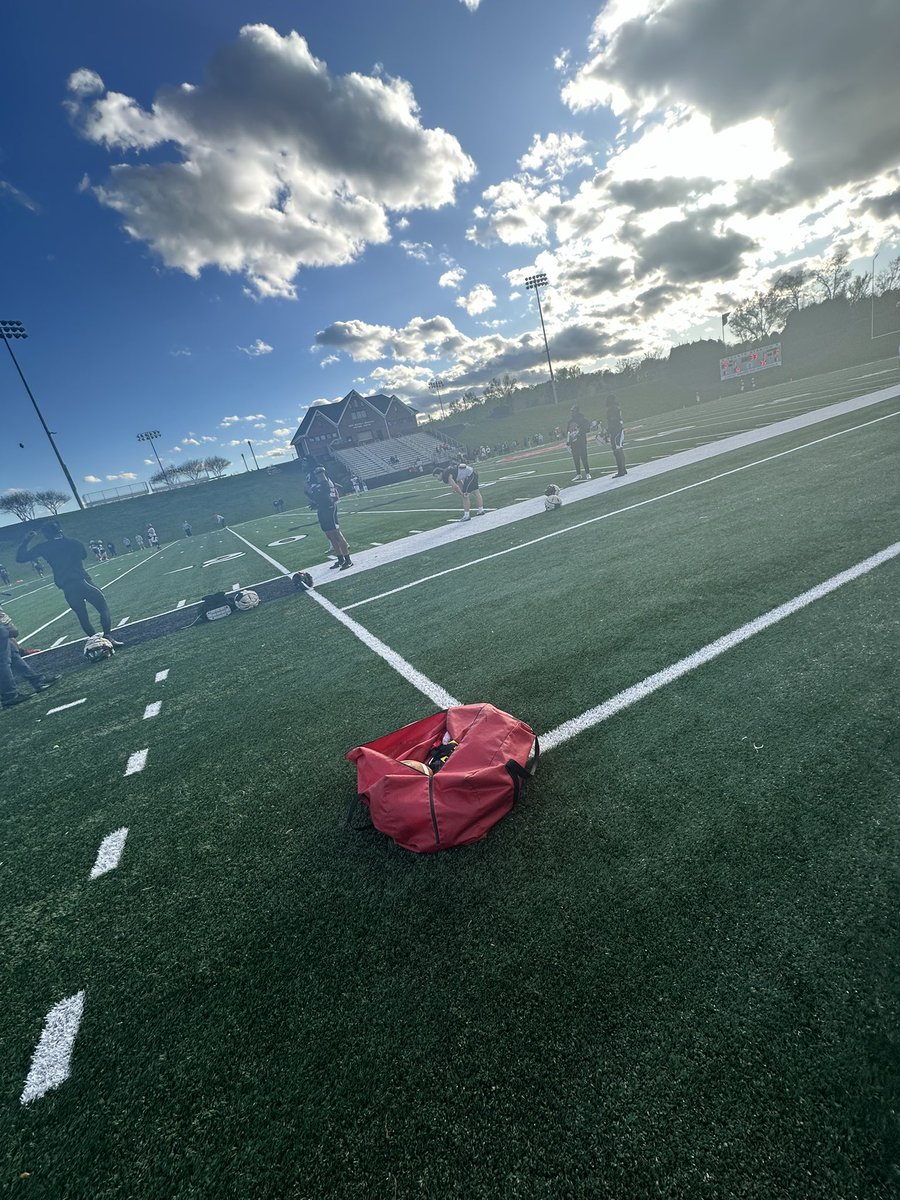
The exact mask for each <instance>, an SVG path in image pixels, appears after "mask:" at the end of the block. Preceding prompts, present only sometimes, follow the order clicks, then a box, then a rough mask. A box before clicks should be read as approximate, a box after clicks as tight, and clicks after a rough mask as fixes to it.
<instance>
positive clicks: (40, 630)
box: [22, 547, 165, 642]
mask: <svg viewBox="0 0 900 1200" xmlns="http://www.w3.org/2000/svg"><path fill="white" fill-rule="evenodd" d="M163 549H165V547H163ZM157 554H162V550H157V551H156V553H155V554H150V555H148V556H147V558H145V559H143V560H142V561H141V562H139V563H135V564H134V566H133V567H129V568H128V570H127V571H123V572H122V574H121V575H117V576H116V577H115V579H111V580H110V581H109V583H104V584H103V585H102V586H101V588H100V591H101V592H105V591H106V589H107V588H108V587H112V585H113V584H114V583H118V582H119V580H120V579H124V578H125V576H126V575H130V574H131V572H132V571H136V570H137V569H138V567H142V566H143V565H144V563H148V562H150V560H151V559H153V558H156V555H157ZM71 611H72V610H71V608H67V609H66V610H65V612H61V613H60V614H59V616H58V617H53V618H52V619H51V620H49V621H46V622H45V623H44V624H43V625H39V626H38V628H37V629H32V631H31V633H26V634H25V636H24V637H23V638H22V641H23V642H27V641H28V639H29V638H33V637H36V636H37V634H39V633H43V632H44V630H45V629H47V628H49V627H50V626H51V625H55V624H56V622H57V621H61V620H62V619H63V617H64V616H66V615H67V614H68V613H70V612H71Z"/></svg>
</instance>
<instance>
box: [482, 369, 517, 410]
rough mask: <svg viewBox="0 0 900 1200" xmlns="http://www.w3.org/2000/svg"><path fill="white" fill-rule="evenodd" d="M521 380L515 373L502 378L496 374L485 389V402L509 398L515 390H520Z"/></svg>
mask: <svg viewBox="0 0 900 1200" xmlns="http://www.w3.org/2000/svg"><path fill="white" fill-rule="evenodd" d="M518 387H519V382H518V380H517V379H516V378H515V376H514V375H510V374H506V375H504V376H503V377H502V379H501V378H500V376H499V375H495V376H494V378H493V379H492V380H490V382H489V383H488V385H487V387H485V389H484V402H485V403H487V402H488V401H497V400H500V401H502V400H508V399H509V397H510V396H511V395H512V394H513V392H515V391H518Z"/></svg>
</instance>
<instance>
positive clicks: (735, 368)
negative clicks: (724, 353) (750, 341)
mask: <svg viewBox="0 0 900 1200" xmlns="http://www.w3.org/2000/svg"><path fill="white" fill-rule="evenodd" d="M780 366H781V342H773V343H772V345H771V346H761V347H760V348H759V349H758V350H743V351H741V353H740V354H732V355H730V356H729V357H728V358H720V359H719V379H737V378H739V377H740V376H742V375H753V374H755V373H756V372H757V371H765V370H767V369H768V368H769V367H780Z"/></svg>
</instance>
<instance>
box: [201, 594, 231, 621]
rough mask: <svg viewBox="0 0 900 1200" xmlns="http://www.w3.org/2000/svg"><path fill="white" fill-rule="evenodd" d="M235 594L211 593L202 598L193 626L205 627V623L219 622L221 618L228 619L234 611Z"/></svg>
mask: <svg viewBox="0 0 900 1200" xmlns="http://www.w3.org/2000/svg"><path fill="white" fill-rule="evenodd" d="M236 594H237V593H235V592H227V593H226V592H213V594H212V595H211V596H204V597H203V599H202V600H201V602H200V611H199V612H198V613H197V619H196V621H194V624H195V625H205V624H206V623H207V621H221V619H222V617H230V616H231V614H232V613H233V612H234V611H235V607H236V605H235V597H236Z"/></svg>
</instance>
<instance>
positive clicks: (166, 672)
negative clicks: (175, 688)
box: [153, 667, 171, 683]
mask: <svg viewBox="0 0 900 1200" xmlns="http://www.w3.org/2000/svg"><path fill="white" fill-rule="evenodd" d="M170 669H171V668H169V667H166V669H165V670H164V671H157V672H156V676H155V678H154V680H153V682H154V683H162V681H163V680H164V679H168V677H169V671H170Z"/></svg>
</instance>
